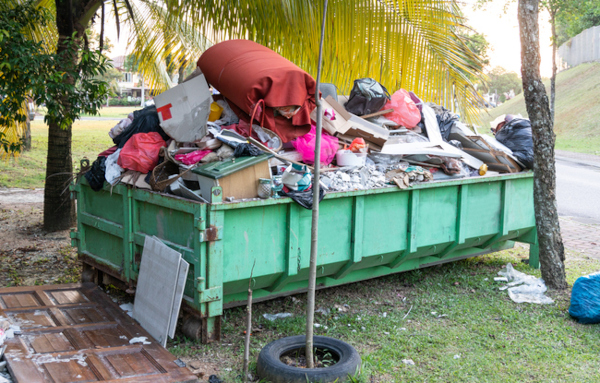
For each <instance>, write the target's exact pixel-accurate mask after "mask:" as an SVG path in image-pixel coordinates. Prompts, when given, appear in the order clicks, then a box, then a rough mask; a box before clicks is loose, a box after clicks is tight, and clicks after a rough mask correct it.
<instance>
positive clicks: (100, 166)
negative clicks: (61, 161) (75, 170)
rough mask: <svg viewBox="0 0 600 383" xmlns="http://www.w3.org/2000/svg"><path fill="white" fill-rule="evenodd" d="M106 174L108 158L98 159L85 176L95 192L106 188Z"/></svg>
mask: <svg viewBox="0 0 600 383" xmlns="http://www.w3.org/2000/svg"><path fill="white" fill-rule="evenodd" d="M104 173H106V157H98V158H97V159H96V161H94V163H93V164H92V167H91V168H90V170H88V171H87V172H86V173H85V174H84V175H83V176H84V177H85V179H86V180H87V182H88V183H89V184H90V187H91V188H92V190H93V191H98V190H100V189H102V186H104Z"/></svg>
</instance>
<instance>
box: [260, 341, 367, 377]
mask: <svg viewBox="0 0 600 383" xmlns="http://www.w3.org/2000/svg"><path fill="white" fill-rule="evenodd" d="M305 344H306V337H305V336H304V335H298V336H290V337H287V338H282V339H278V340H276V341H274V342H271V343H269V344H268V345H266V346H265V347H264V348H263V349H262V350H261V352H260V354H259V355H258V363H257V367H256V369H257V372H258V376H259V377H260V378H262V379H265V380H266V381H268V382H272V383H306V382H320V383H328V382H336V379H337V382H338V383H342V382H347V381H348V376H355V375H356V374H357V373H358V372H359V371H360V363H361V360H360V355H358V352H357V351H356V350H355V349H354V347H352V346H351V345H349V344H348V343H346V342H342V341H341V340H339V339H334V338H329V337H326V336H315V337H314V338H313V345H314V347H316V348H318V349H328V350H329V351H331V352H332V353H334V354H336V355H337V356H338V357H339V361H338V362H337V363H336V364H334V365H332V366H331V367H324V368H310V369H309V368H299V367H292V366H288V365H287V364H285V363H283V362H282V361H281V360H280V359H279V358H280V357H281V355H283V354H285V353H286V352H289V351H293V350H298V349H300V348H303V347H304V346H305Z"/></svg>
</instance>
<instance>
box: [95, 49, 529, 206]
mask: <svg viewBox="0 0 600 383" xmlns="http://www.w3.org/2000/svg"><path fill="white" fill-rule="evenodd" d="M209 84H210V85H209ZM315 91H316V82H315V80H314V79H313V78H312V77H311V76H310V75H309V74H308V73H306V72H305V71H303V70H302V69H300V68H299V67H298V66H296V65H295V64H293V63H292V62H290V61H288V60H287V59H285V58H283V57H282V56H280V55H279V54H277V53H275V52H273V51H272V50H270V49H268V48H266V47H263V46H261V45H259V44H257V43H254V42H251V41H247V40H231V41H225V42H222V43H219V44H216V45H214V46H213V47H211V48H209V49H208V50H207V51H206V52H204V53H203V54H202V56H201V57H200V59H199V60H198V67H197V69H196V71H195V72H194V73H193V74H192V75H191V76H190V77H188V78H187V79H186V81H184V82H183V83H182V84H180V85H178V86H176V87H174V88H172V89H170V90H168V91H166V92H164V93H162V94H160V95H157V96H156V97H155V98H154V102H155V105H153V106H149V107H146V108H144V109H142V110H138V111H136V112H134V113H132V114H130V115H129V116H128V117H127V118H126V119H124V120H122V121H120V122H119V123H118V124H117V125H116V126H115V127H114V128H113V129H111V131H110V132H109V135H110V137H111V138H112V139H113V141H114V143H115V146H114V147H112V148H110V149H107V150H106V151H104V152H102V153H100V154H99V156H98V159H97V160H96V161H95V162H94V163H93V164H92V166H91V167H90V168H89V170H88V172H87V173H86V174H85V177H86V179H87V181H88V183H89V184H90V186H91V187H92V189H94V190H100V189H102V188H103V187H104V182H105V181H106V182H107V183H108V184H110V185H115V184H117V183H119V182H122V183H125V184H129V185H133V186H134V187H137V188H145V189H150V190H154V191H158V192H162V193H167V194H174V195H177V196H180V197H184V198H188V199H192V200H196V201H200V202H208V203H211V202H216V201H223V202H232V201H239V200H245V199H251V198H278V197H280V196H289V197H291V198H292V199H294V200H295V201H296V202H298V203H300V204H301V205H303V206H304V207H307V208H310V207H311V206H312V191H311V189H312V184H313V182H315V181H314V179H313V176H312V171H313V168H312V165H314V159H315V158H314V147H315V140H316V125H315V122H314V121H316V119H317V109H316V105H315ZM321 97H322V104H323V108H322V111H323V116H322V121H323V133H322V136H321V153H320V162H321V166H322V173H321V177H320V182H321V185H322V188H321V190H323V192H322V193H321V196H320V197H321V198H322V197H323V195H324V193H326V192H335V191H350V190H366V189H373V188H384V187H399V188H407V187H409V186H410V185H412V184H413V183H419V182H432V181H439V180H447V179H460V178H465V177H479V176H484V175H491V174H498V173H514V172H520V171H522V170H524V169H531V168H532V164H533V144H532V138H531V125H530V124H529V121H528V120H526V119H522V118H514V117H512V116H510V115H508V116H506V118H503V119H502V121H496V122H494V125H493V127H495V129H492V132H493V133H494V134H495V138H494V137H493V136H491V135H490V136H488V135H480V134H477V133H476V132H473V131H472V130H471V129H469V128H468V127H467V126H466V125H465V124H463V123H462V122H461V121H460V119H459V116H458V115H456V114H454V113H452V112H450V111H449V110H447V109H445V108H444V107H442V106H439V105H435V104H433V103H425V102H423V101H421V100H420V99H419V97H418V96H417V95H415V94H414V93H413V92H408V91H406V90H404V89H399V90H397V91H395V92H394V93H393V94H391V95H390V93H389V92H388V90H387V89H386V88H385V87H384V86H383V85H381V84H379V83H378V82H377V81H375V80H373V79H371V78H362V79H357V80H355V81H354V86H353V88H352V91H351V92H350V95H349V96H348V97H346V96H342V95H338V94H337V91H336V88H335V86H333V85H331V84H322V86H321ZM216 186H218V187H221V188H222V189H221V190H222V194H221V193H218V192H217V193H213V192H214V191H216V189H215V190H214V191H213V187H216Z"/></svg>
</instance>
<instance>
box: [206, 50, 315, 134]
mask: <svg viewBox="0 0 600 383" xmlns="http://www.w3.org/2000/svg"><path fill="white" fill-rule="evenodd" d="M198 67H199V68H200V70H201V71H202V73H203V74H204V76H205V77H206V80H207V81H208V82H209V83H210V84H211V85H212V86H214V87H215V88H216V89H218V90H219V92H221V94H223V96H225V97H226V98H227V100H228V101H231V102H230V103H229V105H230V106H231V108H232V109H233V111H234V112H235V113H236V114H237V115H238V117H239V118H240V119H242V120H244V121H246V122H249V121H250V116H251V115H252V111H253V109H254V107H255V105H256V104H257V103H258V101H259V100H261V99H262V100H264V101H265V104H266V108H265V111H264V125H263V126H264V127H265V128H267V129H270V130H272V131H274V132H275V133H277V134H278V135H279V137H281V139H282V140H283V142H288V141H291V140H293V139H294V138H296V137H300V136H303V135H305V134H306V133H308V132H309V131H310V123H311V120H310V113H311V112H312V111H313V109H314V108H315V90H316V82H315V80H314V79H313V78H312V77H311V75H309V74H308V73H306V72H305V71H303V70H302V69H300V68H299V67H298V66H296V65H295V64H294V63H292V62H291V61H289V60H287V59H285V58H283V57H282V56H280V55H279V54H277V53H276V52H274V51H272V50H270V49H269V48H266V47H263V46H262V45H260V44H257V43H255V42H253V41H249V40H229V41H224V42H222V43H219V44H216V45H213V46H212V47H210V48H209V49H207V50H206V51H205V52H204V53H203V54H202V56H200V59H199V60H198ZM290 105H298V106H300V107H301V108H300V110H299V111H298V113H297V114H296V115H295V116H293V117H292V118H291V119H287V118H285V117H283V116H277V117H275V115H274V110H273V108H278V107H283V106H290ZM262 114H263V111H262V108H260V107H259V109H258V110H257V112H256V115H255V117H254V119H255V121H256V123H258V124H259V125H261V122H262V121H263V116H262Z"/></svg>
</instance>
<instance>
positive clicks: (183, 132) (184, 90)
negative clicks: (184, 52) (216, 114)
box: [154, 75, 213, 142]
mask: <svg viewBox="0 0 600 383" xmlns="http://www.w3.org/2000/svg"><path fill="white" fill-rule="evenodd" d="M212 101H213V99H212V94H211V92H210V89H209V88H208V83H207V82H206V79H205V78H204V75H199V76H197V77H194V78H193V79H191V80H189V81H186V82H184V83H182V84H179V85H177V86H176V87H174V88H171V89H169V90H167V91H166V92H163V93H161V94H159V95H158V96H156V97H154V103H155V104H156V110H157V111H158V118H159V120H160V126H161V127H162V128H163V129H164V131H165V133H167V134H168V135H169V136H171V138H173V139H174V140H175V141H178V142H193V141H196V140H199V139H201V138H202V137H204V136H205V135H206V122H207V121H208V114H209V113H210V104H211V103H212Z"/></svg>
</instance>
